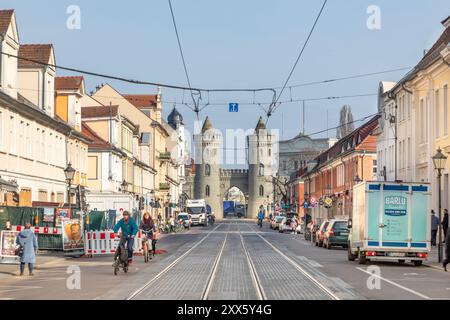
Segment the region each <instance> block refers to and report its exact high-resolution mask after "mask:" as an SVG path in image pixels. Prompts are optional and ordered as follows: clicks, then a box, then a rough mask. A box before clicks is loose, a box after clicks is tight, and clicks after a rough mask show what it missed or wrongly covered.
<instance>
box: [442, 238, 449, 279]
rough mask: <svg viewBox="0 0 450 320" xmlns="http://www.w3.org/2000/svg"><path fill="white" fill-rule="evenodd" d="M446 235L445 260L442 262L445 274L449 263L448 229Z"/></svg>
mask: <svg viewBox="0 0 450 320" xmlns="http://www.w3.org/2000/svg"><path fill="white" fill-rule="evenodd" d="M446 233H447V236H446V237H445V259H444V262H443V266H444V270H445V272H447V264H448V263H449V262H450V232H448V229H447V231H446Z"/></svg>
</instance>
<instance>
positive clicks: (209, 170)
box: [205, 164, 211, 177]
mask: <svg viewBox="0 0 450 320" xmlns="http://www.w3.org/2000/svg"><path fill="white" fill-rule="evenodd" d="M210 175H211V166H210V165H209V164H206V165H205V176H207V177H209V176H210Z"/></svg>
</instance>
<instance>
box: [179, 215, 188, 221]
mask: <svg viewBox="0 0 450 320" xmlns="http://www.w3.org/2000/svg"><path fill="white" fill-rule="evenodd" d="M178 219H182V220H189V216H188V215H187V214H180V215H178Z"/></svg>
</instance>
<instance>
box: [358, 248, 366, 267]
mask: <svg viewBox="0 0 450 320" xmlns="http://www.w3.org/2000/svg"><path fill="white" fill-rule="evenodd" d="M358 263H359V264H366V263H367V259H366V256H365V254H364V252H361V251H358Z"/></svg>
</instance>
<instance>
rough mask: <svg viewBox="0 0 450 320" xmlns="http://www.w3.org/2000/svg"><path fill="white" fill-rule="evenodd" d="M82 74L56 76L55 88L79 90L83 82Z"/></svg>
mask: <svg viewBox="0 0 450 320" xmlns="http://www.w3.org/2000/svg"><path fill="white" fill-rule="evenodd" d="M83 81H84V78H83V77H82V76H75V77H56V78H55V90H78V89H80V88H81V85H82V84H83Z"/></svg>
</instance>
